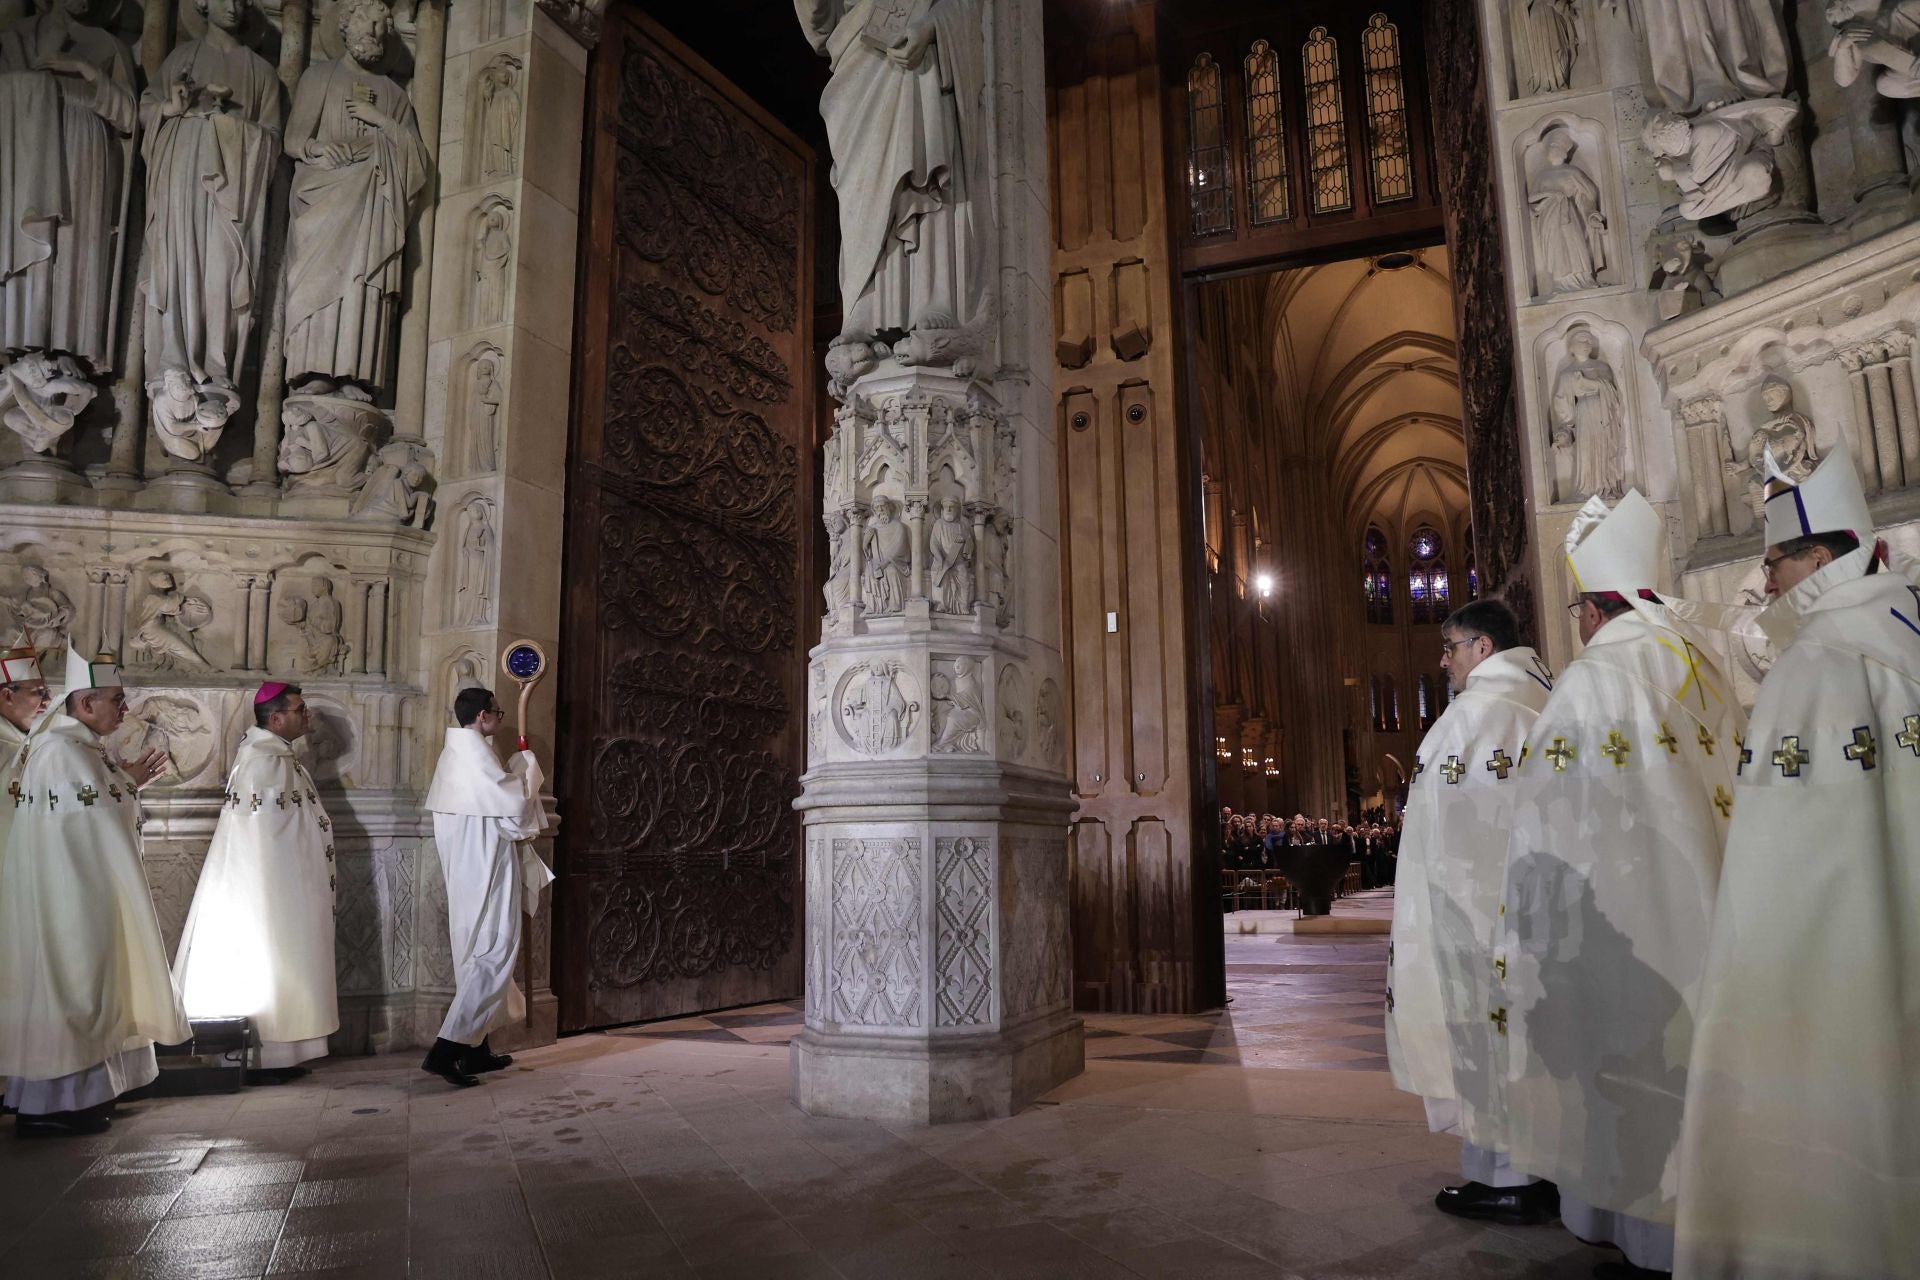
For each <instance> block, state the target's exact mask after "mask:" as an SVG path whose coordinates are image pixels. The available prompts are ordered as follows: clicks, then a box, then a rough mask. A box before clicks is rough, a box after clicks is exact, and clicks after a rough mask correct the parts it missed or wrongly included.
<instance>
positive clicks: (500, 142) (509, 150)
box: [480, 58, 520, 181]
mask: <svg viewBox="0 0 1920 1280" xmlns="http://www.w3.org/2000/svg"><path fill="white" fill-rule="evenodd" d="M519 147H520V91H519V89H518V88H516V87H515V85H514V74H513V68H512V67H511V66H509V65H508V64H506V63H505V62H503V61H501V60H500V59H498V58H496V59H494V60H493V61H492V62H489V63H488V64H487V65H486V67H485V68H483V69H482V70H481V72H480V177H481V180H482V181H492V180H493V179H495V178H506V177H511V176H512V174H513V168H514V165H513V157H514V153H515V152H516V151H518V150H519Z"/></svg>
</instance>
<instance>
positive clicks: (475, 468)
mask: <svg viewBox="0 0 1920 1280" xmlns="http://www.w3.org/2000/svg"><path fill="white" fill-rule="evenodd" d="M499 370H500V362H499V360H497V359H496V358H495V357H493V356H486V357H484V358H482V359H479V360H476V361H474V362H473V390H472V392H471V394H470V397H469V399H468V401H467V432H468V435H467V474H468V475H470V476H481V475H486V474H487V473H488V472H490V471H492V470H493V469H494V468H495V467H496V466H498V465H499V460H500V435H499V431H500V401H501V399H502V397H501V394H500V377H499Z"/></svg>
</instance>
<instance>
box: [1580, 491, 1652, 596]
mask: <svg viewBox="0 0 1920 1280" xmlns="http://www.w3.org/2000/svg"><path fill="white" fill-rule="evenodd" d="M1660 559H1661V555H1660V513H1659V512H1657V511H1655V510H1654V509H1653V504H1651V503H1649V502H1648V501H1647V500H1646V499H1645V498H1643V497H1641V496H1640V491H1639V490H1638V489H1629V490H1627V493H1626V496H1625V497H1623V498H1621V499H1620V501H1619V503H1618V504H1616V505H1615V506H1614V507H1613V509H1612V510H1608V509H1607V504H1606V502H1605V501H1604V500H1603V499H1601V498H1600V497H1598V496H1595V497H1592V498H1588V499H1587V505H1586V506H1584V507H1582V508H1580V512H1579V514H1578V515H1576V516H1574V518H1573V524H1572V526H1571V527H1570V528H1568V530H1567V568H1568V569H1569V570H1570V571H1571V572H1572V574H1573V589H1574V590H1575V591H1578V592H1580V593H1581V594H1582V595H1587V594H1598V593H1600V592H1604V591H1613V592H1617V593H1618V594H1620V595H1622V596H1624V597H1625V598H1626V599H1627V600H1628V601H1629V602H1632V601H1635V600H1637V599H1639V596H1640V593H1641V592H1642V591H1651V590H1653V589H1654V587H1655V586H1656V585H1657V584H1658V583H1659V581H1660Z"/></svg>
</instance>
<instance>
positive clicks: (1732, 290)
mask: <svg viewBox="0 0 1920 1280" xmlns="http://www.w3.org/2000/svg"><path fill="white" fill-rule="evenodd" d="M1845 245H1846V241H1845V238H1844V237H1842V236H1841V235H1839V234H1837V233H1836V232H1834V231H1833V230H1832V229H1830V228H1829V227H1828V226H1827V225H1826V224H1825V223H1823V222H1821V221H1819V219H1817V218H1806V217H1800V218H1792V217H1789V216H1787V215H1785V214H1782V215H1780V216H1778V217H1775V218H1773V219H1772V220H1766V218H1765V215H1762V218H1761V219H1759V220H1756V222H1755V223H1754V224H1746V223H1743V224H1742V225H1741V227H1740V230H1739V231H1737V232H1736V233H1735V234H1734V237H1733V243H1732V244H1731V245H1729V246H1728V247H1727V249H1726V251H1725V252H1723V253H1722V254H1721V255H1720V264H1719V269H1718V270H1717V271H1716V272H1715V273H1714V283H1715V284H1717V285H1719V286H1720V293H1721V295H1722V296H1723V297H1728V298H1731V297H1732V296H1733V295H1735V294H1736V293H1742V292H1744V291H1746V290H1748V289H1751V288H1753V287H1754V286H1755V285H1758V284H1764V283H1766V282H1767V281H1768V280H1772V279H1774V278H1775V277H1777V276H1783V275H1785V274H1786V273H1787V272H1789V271H1792V270H1793V269H1794V268H1795V267H1803V266H1805V265H1806V264H1807V263H1809V262H1812V261H1813V260H1814V259H1815V258H1824V257H1826V256H1827V255H1828V254H1830V253H1833V252H1834V251H1835V250H1838V249H1842V248H1844V247H1845Z"/></svg>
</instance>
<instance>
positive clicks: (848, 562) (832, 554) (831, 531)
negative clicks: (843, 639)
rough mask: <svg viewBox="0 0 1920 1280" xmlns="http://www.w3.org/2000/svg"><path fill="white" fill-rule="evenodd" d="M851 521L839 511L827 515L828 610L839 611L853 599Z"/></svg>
mask: <svg viewBox="0 0 1920 1280" xmlns="http://www.w3.org/2000/svg"><path fill="white" fill-rule="evenodd" d="M849 529H850V522H849V521H848V519H847V518H846V517H845V516H844V515H841V514H840V513H839V512H837V511H836V512H832V513H830V514H829V515H828V516H827V585H826V588H825V595H826V597H827V612H828V613H838V612H839V610H840V606H841V605H843V604H846V603H847V602H848V601H850V600H852V599H853V539H852V538H851V537H849V536H847V535H848V532H849Z"/></svg>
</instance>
